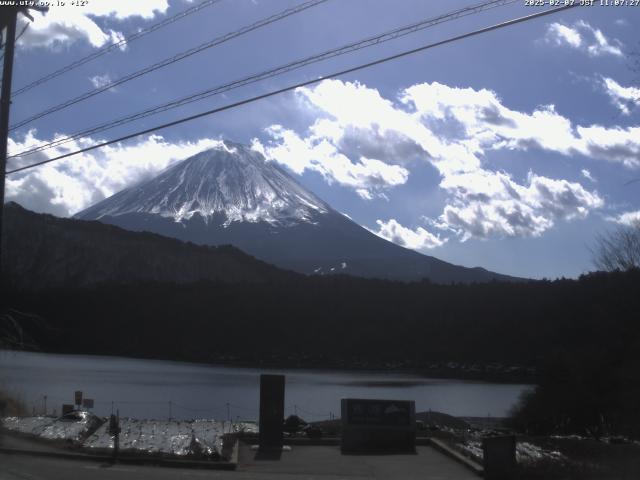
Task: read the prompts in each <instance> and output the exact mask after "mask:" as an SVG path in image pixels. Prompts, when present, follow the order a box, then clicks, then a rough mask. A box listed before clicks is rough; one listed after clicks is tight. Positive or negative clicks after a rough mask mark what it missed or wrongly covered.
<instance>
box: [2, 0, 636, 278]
mask: <svg viewBox="0 0 640 480" xmlns="http://www.w3.org/2000/svg"><path fill="white" fill-rule="evenodd" d="M195 1H196V2H197V0H195ZM300 3H302V0H298V1H297V2H295V1H288V0H221V1H219V2H217V3H215V4H213V5H211V6H209V7H207V8H204V9H203V10H201V11H200V12H199V13H198V14H197V15H191V16H188V17H186V18H184V19H182V20H180V21H177V22H175V23H173V24H171V25H169V26H167V27H165V28H162V29H160V30H158V31H156V32H154V33H152V34H150V35H147V36H145V37H143V38H141V39H139V40H136V41H135V42H132V43H130V44H129V45H127V47H126V48H123V49H116V50H115V51H113V52H111V53H109V54H107V55H104V56H102V57H100V59H98V60H96V61H93V62H89V63H87V64H85V65H83V66H81V67H79V68H77V69H75V70H73V71H71V72H69V73H67V74H65V75H62V76H60V77H58V78H56V79H54V80H51V81H50V82H47V83H45V84H43V85H41V86H39V87H37V88H34V89H32V90H30V91H28V92H26V93H24V94H22V95H19V96H16V97H15V98H14V99H13V103H12V112H11V119H12V123H16V122H19V121H20V120H23V119H25V118H28V117H29V116H31V115H33V114H35V113H37V112H39V111H41V110H44V109H46V108H48V107H50V106H54V105H57V104H59V103H61V102H63V101H66V100H68V99H70V98H73V97H76V96H78V95H80V94H83V93H85V92H87V91H90V90H92V89H93V88H96V87H100V86H102V85H106V84H109V82H112V81H114V80H117V79H119V78H121V77H123V76H124V75H127V74H128V73H130V72H132V71H135V70H139V69H141V68H144V67H146V66H148V65H151V64H153V63H155V62H158V61H161V60H163V59H165V58H167V57H170V56H173V55H175V54H177V53H179V52H182V51H185V50H187V49H189V48H191V47H193V46H195V45H198V44H201V43H203V42H206V41H208V40H211V39H213V38H215V37H217V36H220V35H224V34H226V33H228V32H232V31H234V30H237V29H240V28H242V27H244V26H246V25H250V24H252V23H254V22H256V21H259V20H261V19H263V18H266V17H269V16H270V15H273V14H275V13H277V12H280V11H282V10H285V9H287V8H290V7H293V6H295V5H298V4H300ZM475 3H476V2H470V1H468V0H464V1H462V0H459V1H449V0H447V1H444V0H437V1H436V0H434V1H422V0H401V1H398V0H328V1H326V2H324V3H321V4H319V5H317V6H315V7H313V8H310V9H308V10H306V11H303V12H301V13H298V14H296V15H292V16H290V17H288V18H286V19H283V20H281V21H278V22H275V23H272V24H271V25H268V26H265V27H262V28H260V29H257V30H255V31H253V32H251V33H248V34H246V35H243V36H240V37H238V38H235V39H233V40H231V41H228V42H225V43H224V44H221V45H219V46H217V47H215V48H211V49H208V50H206V51H204V52H201V53H199V54H196V55H193V56H191V57H189V58H187V59H185V60H182V61H180V62H176V63H174V64H173V65H170V66H168V67H165V68H162V69H160V70H158V71H156V72H153V73H151V74H148V75H145V76H142V77H140V78H138V79H135V80H132V81H130V82H127V83H125V84H122V85H118V86H115V87H114V88H112V89H110V90H108V91H106V92H104V93H101V94H100V95H96V96H94V97H93V98H91V99H89V100H86V101H84V102H80V103H78V104H76V105H74V106H71V107H69V108H66V109H63V110H61V111H59V112H56V113H53V114H51V115H48V116H46V117H43V118H41V119H39V120H36V121H34V122H32V123H30V124H28V125H25V126H24V127H21V128H18V129H15V130H14V131H13V132H12V135H11V139H10V145H9V150H10V154H11V153H18V152H21V151H23V150H25V149H28V148H30V147H32V146H35V145H38V144H40V143H42V142H48V141H51V140H53V139H55V138H57V137H59V136H65V135H69V134H71V133H75V132H76V131H79V130H82V129H85V128H87V127H91V126H93V125H96V124H99V123H102V122H104V121H108V120H111V119H115V118H118V117H120V116H123V115H126V114H131V113H136V112H138V111H140V110H143V109H145V108H149V107H152V106H155V105H158V104H161V103H163V102H166V101H169V100H172V99H175V98H180V97H182V96H185V95H188V94H191V93H194V92H198V91H201V90H203V89H205V88H209V87H214V86H217V85H221V84H224V83H226V82H229V81H233V80H236V79H239V78H243V77H245V76H248V75H251V74H253V73H257V72H261V71H264V70H266V69H269V68H273V67H277V66H280V65H282V64H284V63H287V62H290V61H293V60H297V59H299V58H304V57H306V56H309V55H312V54H315V53H320V52H323V51H325V50H328V49H331V48H335V47H339V46H341V45H343V44H346V43H349V42H352V41H356V40H360V39H363V38H365V37H368V36H370V35H374V34H378V33H382V32H385V31H387V30H391V29H394V28H397V27H401V26H404V25H407V24H410V23H413V22H417V21H419V20H422V19H428V18H431V17H434V16H437V15H441V14H444V13H447V12H450V11H452V10H454V9H456V8H460V7H463V6H468V5H473V4H475ZM194 4H196V3H194V2H188V1H186V0H146V1H144V0H138V1H135V2H132V1H127V0H122V1H117V0H89V2H88V4H87V5H85V6H73V7H72V6H70V5H69V6H67V7H53V8H52V9H51V10H50V12H49V13H48V14H47V15H45V16H40V15H38V14H36V20H35V22H34V23H33V24H32V25H30V26H29V27H28V28H27V30H25V32H24V34H23V35H22V36H21V38H20V40H19V42H18V49H17V51H16V58H15V70H14V79H13V85H14V90H16V89H18V88H20V87H21V86H24V85H25V84H28V83H29V82H31V81H33V80H35V79H37V78H40V77H41V76H43V75H46V74H47V73H49V72H51V71H53V70H56V69H57V68H60V67H62V66H64V65H66V64H68V63H70V62H72V61H74V60H77V59H78V58H81V57H83V56H85V55H88V54H90V53H92V52H95V51H96V50H97V49H99V48H101V47H104V46H105V45H108V44H110V43H111V42H113V41H117V40H118V39H121V38H123V36H126V35H128V34H130V33H132V32H135V31H137V30H138V29H140V28H145V27H147V26H149V25H152V24H154V23H157V22H158V21H161V20H162V19H163V18H166V17H167V16H171V15H174V14H175V13H177V12H180V11H181V10H184V9H186V8H188V7H190V6H192V5H194ZM536 11H539V9H536V8H534V7H526V6H525V5H524V1H522V2H519V1H518V2H513V3H512V4H511V5H507V6H503V7H499V8H495V9H492V10H490V11H486V12H483V13H480V14H477V15H470V16H467V17H465V18H461V19H458V20H454V21H451V22H447V23H443V24H440V25H437V26H435V27H432V28H428V29H424V30H422V31H419V32H416V33H413V34H411V35H407V36H405V37H403V38H401V39H397V40H393V41H390V42H387V43H385V44H382V45H377V46H375V47H372V48H368V49H364V50H360V51H358V52H356V53H352V54H349V55H344V56H342V57H338V58H334V59H331V60H328V61H325V62H321V63H317V64H314V65H311V66H308V67H305V68H303V69H300V70H297V71H294V72H290V73H288V74H285V75H281V76H278V77H274V78H271V79H269V80H266V81H264V82H260V83H257V84H254V85H250V86H246V87H242V88H239V89H236V90H233V91H229V92H226V93H224V94H221V95H218V96H214V97H211V98H209V99H207V100H204V101H202V102H197V103H194V104H191V105H188V106H184V107H181V108H178V109H175V110H171V111H167V112H164V113H161V114H158V115H154V116H152V117H148V118H146V119H143V120H139V121H137V122H134V123H131V124H128V125H126V126H122V127H118V128H116V129H113V130H110V131H108V132H102V133H100V134H96V135H94V136H92V137H90V138H85V139H81V140H77V141H74V142H70V143H67V144H65V145H63V146H60V147H57V148H55V149H51V150H47V151H45V152H41V153H38V154H35V155H31V156H24V157H18V158H14V159H12V160H10V161H9V169H11V168H12V167H17V166H21V165H25V164H28V163H31V162H33V161H38V160H42V159H44V158H46V157H52V156H54V155H58V154H60V153H64V152H66V151H69V150H73V149H76V148H78V147H82V146H87V145H91V144H94V143H96V142H98V141H100V140H104V139H110V138H114V137H116V136H119V135H123V134H126V133H129V132H132V131H135V130H141V129H143V128H147V127H150V126H153V125H156V124H160V123H163V122H165V121H169V120H172V119H175V118H178V117H182V116H186V115H189V114H192V113H196V112H199V111H202V110H206V109H210V108H214V107H216V106H221V105H224V104H227V103H230V102H233V101H237V100H240V99H243V98H247V97H250V96H253V95H258V94H260V93H264V92H267V91H269V90H272V89H276V88H281V87H283V86H286V85H289V84H293V83H296V82H300V81H304V80H307V79H311V78H315V77H317V76H320V75H323V74H326V73H329V72H333V71H336V70H340V69H342V68H347V67H350V66H354V65H357V64H360V63H364V62H367V61H371V60H373V59H376V58H379V57H382V56H385V55H390V54H393V53H396V52H400V51H402V50H406V49H410V48H415V47H417V46H420V45H423V44H426V43H430V42H434V41H438V40H441V39H444V38H447V37H450V36H453V35H458V34H461V33H464V32H467V31H470V30H474V29H477V28H481V27H485V26H488V25H491V24H495V23H498V22H501V21H504V20H507V19H510V18H514V17H518V16H522V15H527V14H530V13H534V12H536ZM639 26H640V7H632V6H624V7H611V6H610V7H605V6H598V5H596V6H592V7H578V8H574V9H571V10H568V11H565V12H561V13H558V14H554V15H552V16H547V17H544V18H542V19H537V20H533V21H531V22H527V23H524V24H520V25H517V26H513V27H509V28H506V29H501V30H498V31H494V32H491V33H487V34H484V35H482V36H478V37H474V38H471V39H466V40H462V41H460V42H457V43H455V44H450V45H446V46H443V47H439V48H436V49H432V50H428V51H426V52H422V53H418V54H416V55H413V56H410V57H405V58H403V59H400V60H396V61H394V62H389V63H387V64H383V65H379V66H376V67H374V68H371V69H368V70H362V71H359V72H355V73H352V74H349V75H345V76H343V77H340V78H339V79H336V80H330V81H325V82H323V83H321V84H319V85H315V86H311V87H307V88H304V89H300V90H297V91H295V92H290V93H286V94H283V95H280V96H278V97H272V98H270V99H267V100H264V101H260V102H257V103H253V104H250V105H246V106H243V107H240V108H237V109H234V110H231V111H227V112H224V113H220V114H217V115H214V116H210V117H206V118H202V119H200V120H197V121H194V122H190V123H187V124H183V125H180V126H176V127H172V128H170V129H166V130H162V131H158V132H157V133H156V134H153V135H146V136H142V137H137V138H135V139H133V140H129V141H127V142H124V143H122V144H116V145H112V146H110V147H107V148H104V149H101V150H99V151H93V152H91V153H87V154H83V155H79V156H76V157H72V158H70V159H68V160H64V161H61V162H58V163H54V164H49V165H47V166H44V167H41V168H37V169H32V170H29V171H25V172H23V173H20V174H14V175H10V176H9V177H8V178H7V199H8V200H15V201H18V202H19V203H21V204H23V205H24V206H25V207H27V208H30V209H33V210H36V211H41V212H49V213H53V214H55V215H60V216H68V215H72V214H73V213H75V212H77V211H79V210H81V209H83V208H86V207H88V206H89V205H91V204H92V203H95V202H96V201H99V200H101V199H102V198H104V197H106V196H109V195H111V194H113V193H115V192H117V191H119V190H121V189H122V188H125V187H127V186H129V185H131V184H134V183H136V182H139V181H140V180H142V179H144V178H148V177H149V176H151V175H153V174H155V173H156V172H158V171H159V170H161V169H162V168H165V167H166V166H167V165H169V164H171V163H172V162H175V161H178V160H181V159H184V158H186V157H188V156H190V155H192V154H194V153H197V152H198V151H200V150H203V149H205V148H207V147H209V146H211V145H213V144H214V143H215V141H216V140H218V139H221V138H224V139H230V140H234V141H239V142H242V143H246V144H252V145H253V146H254V148H256V149H258V150H261V151H262V152H263V153H264V154H265V156H266V157H267V158H268V159H269V160H270V161H277V162H279V163H280V164H283V165H285V166H287V167H288V168H289V169H290V170H291V171H292V172H293V173H294V174H295V176H296V177H297V178H298V179H299V180H300V182H301V183H302V184H303V185H305V186H306V187H308V188H309V189H311V190H313V191H314V192H315V193H316V194H318V195H319V196H320V197H321V198H323V199H324V200H326V201H327V202H328V203H329V204H331V205H332V206H333V207H334V208H335V209H336V210H338V211H340V212H343V213H345V214H347V215H349V216H350V217H351V218H352V219H353V220H355V221H356V222H358V223H359V224H361V225H363V226H364V227H366V228H368V229H370V230H371V231H373V232H375V233H377V234H379V235H381V236H383V237H385V238H387V239H389V240H391V241H394V242H396V243H398V244H401V245H404V246H406V247H408V248H413V249H416V250H418V251H420V252H423V253H426V254H428V255H433V256H436V257H438V258H441V259H443V260H447V261H449V262H452V263H456V264H462V265H466V266H477V265H480V266H483V267H486V268H488V269H490V270H494V271H498V272H502V273H507V274H512V275H519V276H527V277H534V278H542V277H547V278H555V277H560V276H567V277H575V276H577V275H579V274H581V273H583V272H586V271H589V270H590V269H592V268H593V267H592V263H591V253H590V250H589V247H590V246H592V245H593V244H594V238H595V235H597V234H598V233H602V232H606V231H607V230H610V229H612V228H616V227H617V226H619V225H620V224H625V223H627V224H628V223H630V222H632V221H633V220H634V219H637V218H640V182H637V183H633V182H632V183H629V182H630V181H633V180H635V179H638V178H640V126H639V124H638V121H639V116H640V71H639V70H638V68H637V66H634V62H635V61H637V60H638V59H639V58H640V56H639V55H640V43H639V42H638V39H637V29H638V27H639ZM21 29H22V23H21V24H20V25H19V29H18V31H19V32H20V31H21Z"/></svg>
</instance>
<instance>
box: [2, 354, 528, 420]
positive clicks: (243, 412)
mask: <svg viewBox="0 0 640 480" xmlns="http://www.w3.org/2000/svg"><path fill="white" fill-rule="evenodd" d="M261 373H282V374H285V375H286V412H285V413H286V415H289V414H293V413H296V412H297V413H298V415H300V416H301V417H303V418H305V419H306V420H321V419H326V418H329V416H330V415H332V414H333V415H338V416H339V414H340V399H341V398H347V397H351V398H384V399H398V400H415V402H416V411H425V410H429V409H431V410H435V411H440V412H445V413H449V414H451V415H456V416H486V415H491V416H504V415H505V414H506V413H507V411H508V410H509V408H510V407H511V406H512V405H514V403H515V402H516V401H517V399H518V396H519V395H520V393H521V392H522V391H523V390H524V389H526V388H528V387H529V386H528V385H514V384H497V383H487V382H478V381H468V380H453V379H432V378H424V377H420V376H417V375H410V374H403V373H387V372H384V373H382V372H378V373H375V372H353V371H350V372H344V371H340V372H337V371H317V370H314V371H309V370H281V369H280V370H271V369H254V368H235V367H220V366H209V365H199V364H192V363H181V362H168V361H160V360H138V359H131V358H122V357H100V356H89V355H55V354H44V353H28V352H10V351H2V350H0V388H2V389H4V390H6V391H9V392H11V393H12V394H13V395H15V396H17V397H18V398H21V399H22V400H23V401H24V402H25V403H26V404H27V405H28V406H29V408H34V407H35V409H36V412H37V413H41V412H42V410H43V404H44V395H46V396H47V409H48V411H49V413H51V411H52V410H53V409H54V408H55V409H56V411H57V413H58V414H59V413H60V410H61V405H62V404H63V403H73V392H74V391H75V390H82V391H83V392H84V396H85V397H88V398H93V399H94V400H95V408H94V412H95V413H96V414H98V415H107V414H109V413H111V410H112V408H115V409H119V411H120V415H121V416H131V417H138V418H167V417H168V416H169V414H171V415H172V416H173V417H174V418H183V419H186V418H216V419H226V418H227V416H228V415H230V416H231V417H232V418H234V419H236V418H238V417H239V418H241V419H246V420H250V419H257V416H258V397H259V375H260V374H261Z"/></svg>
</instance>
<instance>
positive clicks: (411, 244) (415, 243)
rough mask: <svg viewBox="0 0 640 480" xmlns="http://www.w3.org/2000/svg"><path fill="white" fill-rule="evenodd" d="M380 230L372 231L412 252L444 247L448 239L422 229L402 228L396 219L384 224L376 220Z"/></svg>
mask: <svg viewBox="0 0 640 480" xmlns="http://www.w3.org/2000/svg"><path fill="white" fill-rule="evenodd" d="M376 223H377V224H378V227H379V228H378V230H377V231H375V230H371V231H372V232H373V233H375V234H376V235H378V236H379V237H382V238H384V239H386V240H389V241H390V242H393V243H396V244H398V245H401V246H403V247H406V248H410V249H412V250H427V249H432V248H436V247H440V246H442V245H444V243H445V242H446V241H447V240H446V239H442V238H440V236H439V235H434V234H432V233H430V232H428V231H427V230H425V229H424V228H422V227H418V228H417V229H415V230H412V229H410V228H407V227H404V226H402V225H401V224H400V223H399V222H398V221H397V220H395V219H394V218H391V219H389V220H388V221H386V222H384V221H382V220H376Z"/></svg>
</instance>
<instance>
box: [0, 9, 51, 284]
mask: <svg viewBox="0 0 640 480" xmlns="http://www.w3.org/2000/svg"><path fill="white" fill-rule="evenodd" d="M29 9H33V10H37V11H39V12H46V11H47V10H48V7H36V6H33V7H16V6H12V7H10V6H4V7H1V8H0V30H2V29H5V28H6V33H5V36H4V65H3V66H2V93H1V94H0V279H2V272H3V263H2V252H3V248H2V228H3V225H4V222H3V220H4V184H5V175H6V172H7V143H8V141H9V110H10V109H11V79H12V77H13V53H14V51H15V47H16V23H17V21H18V13H22V14H23V15H24V16H25V17H27V18H28V19H29V20H31V21H33V17H32V16H31V15H30V14H29Z"/></svg>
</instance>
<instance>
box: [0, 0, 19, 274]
mask: <svg viewBox="0 0 640 480" xmlns="http://www.w3.org/2000/svg"><path fill="white" fill-rule="evenodd" d="M17 19H18V9H17V8H15V7H14V8H11V7H9V8H7V7H5V8H4V9H3V11H2V22H3V27H6V34H5V36H4V38H5V43H4V65H3V67H2V96H1V97H0V276H1V275H2V272H3V262H2V252H3V249H2V226H3V225H4V222H3V217H4V177H5V173H6V171H7V142H8V141H9V109H10V108H11V77H12V75H13V52H14V50H15V46H16V22H17ZM0 278H1V277H0Z"/></svg>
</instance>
